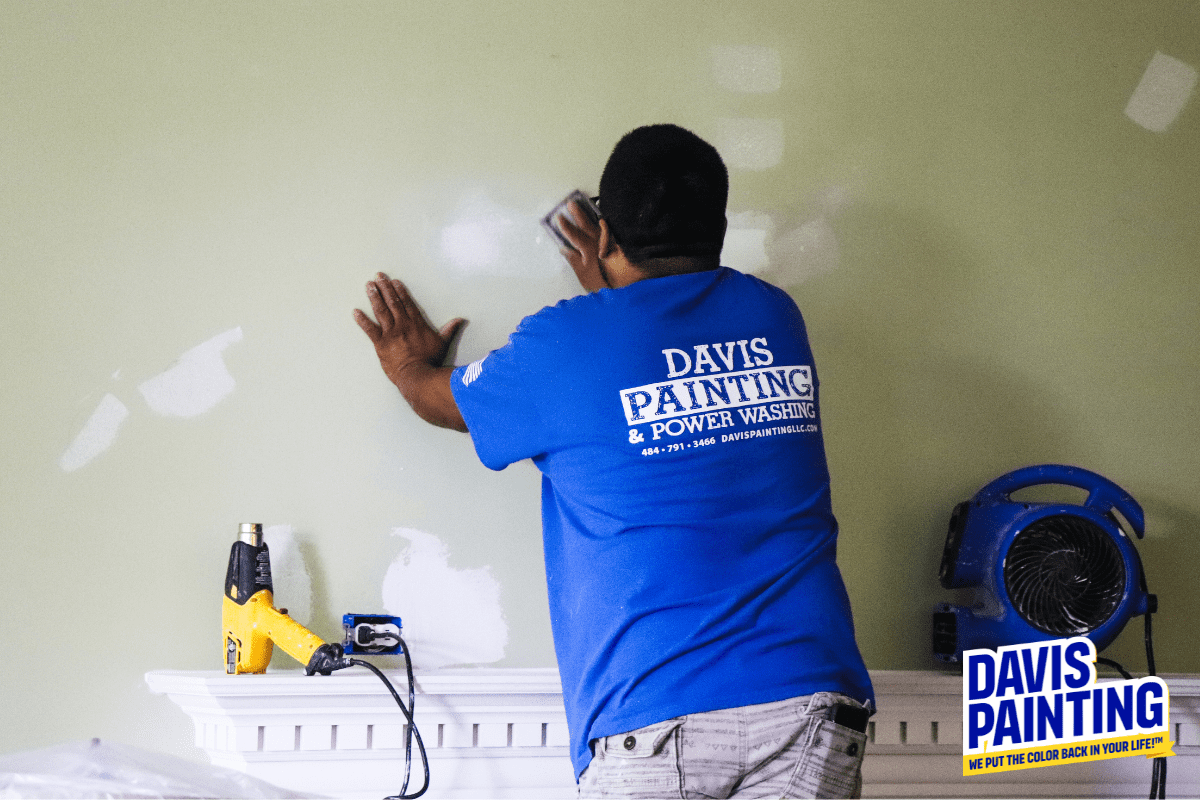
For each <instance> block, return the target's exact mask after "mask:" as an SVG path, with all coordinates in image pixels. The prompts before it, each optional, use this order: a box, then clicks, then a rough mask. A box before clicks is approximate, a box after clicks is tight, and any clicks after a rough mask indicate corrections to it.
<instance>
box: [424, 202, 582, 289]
mask: <svg viewBox="0 0 1200 800" xmlns="http://www.w3.org/2000/svg"><path fill="white" fill-rule="evenodd" d="M547 210H548V209H547ZM438 253H439V255H440V256H441V258H442V259H443V260H445V261H446V262H447V263H449V264H450V265H451V266H452V267H453V268H454V269H455V270H456V271H458V272H461V273H463V274H466V275H519V274H529V273H530V272H533V273H545V274H555V273H558V272H561V271H562V269H563V268H564V267H565V265H566V262H565V261H563V258H562V256H561V255H560V254H559V252H558V246H557V244H556V243H554V242H551V241H550V238H549V236H548V235H547V234H546V233H545V232H544V231H543V230H542V228H541V223H540V218H539V217H538V216H537V215H536V214H533V213H523V212H521V211H517V210H515V209H511V208H505V207H503V206H501V205H499V204H497V203H495V202H494V201H492V200H491V198H489V197H488V196H487V195H486V194H485V193H484V192H483V191H478V190H477V191H472V192H469V193H468V194H467V195H466V196H465V197H463V199H462V200H461V201H460V203H459V206H458V208H457V209H456V211H455V214H454V219H453V220H451V222H450V223H449V224H448V225H446V226H445V227H443V228H442V229H441V234H440V239H439V242H438Z"/></svg>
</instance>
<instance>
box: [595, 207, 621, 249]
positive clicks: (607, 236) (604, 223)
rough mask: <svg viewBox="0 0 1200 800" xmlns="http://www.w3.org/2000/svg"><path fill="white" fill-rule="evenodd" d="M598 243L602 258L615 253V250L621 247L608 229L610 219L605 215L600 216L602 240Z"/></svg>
mask: <svg viewBox="0 0 1200 800" xmlns="http://www.w3.org/2000/svg"><path fill="white" fill-rule="evenodd" d="M596 244H597V246H598V249H599V256H600V258H608V257H609V256H611V255H612V254H613V251H614V250H616V249H619V247H620V245H618V244H617V243H616V242H615V241H614V240H613V237H612V232H611V231H610V230H609V229H608V220H606V219H605V218H604V217H601V218H600V240H599V241H598V242H597V243H596Z"/></svg>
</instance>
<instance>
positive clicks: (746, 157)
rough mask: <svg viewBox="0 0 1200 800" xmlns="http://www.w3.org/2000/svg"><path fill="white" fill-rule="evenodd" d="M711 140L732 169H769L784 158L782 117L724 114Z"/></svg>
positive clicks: (718, 121)
mask: <svg viewBox="0 0 1200 800" xmlns="http://www.w3.org/2000/svg"><path fill="white" fill-rule="evenodd" d="M716 139H717V141H716V142H715V143H714V144H715V145H716V147H717V150H719V151H720V153H721V157H722V158H723V159H725V164H726V165H727V166H729V167H731V168H734V169H749V170H760V169H769V168H771V167H774V166H776V165H777V164H779V162H780V161H782V160H783V120H781V119H760V118H755V117H723V118H721V119H718V120H717V136H716Z"/></svg>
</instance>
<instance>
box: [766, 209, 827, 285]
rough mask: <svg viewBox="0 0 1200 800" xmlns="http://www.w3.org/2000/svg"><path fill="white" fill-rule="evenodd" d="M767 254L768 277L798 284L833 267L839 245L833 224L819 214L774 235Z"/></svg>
mask: <svg viewBox="0 0 1200 800" xmlns="http://www.w3.org/2000/svg"><path fill="white" fill-rule="evenodd" d="M767 256H768V257H769V258H770V260H771V268H772V271H771V277H773V278H775V279H776V280H782V281H786V282H792V283H798V282H801V281H805V280H807V279H809V278H813V277H815V276H817V275H822V274H824V273H826V272H832V271H833V270H835V269H837V267H838V264H839V262H840V261H841V248H840V247H838V240H837V235H836V234H835V233H834V231H833V226H832V225H830V223H829V220H828V219H827V218H826V217H825V216H824V215H821V216H818V217H816V218H814V219H810V220H808V221H807V222H805V223H804V224H802V225H799V226H798V227H796V228H793V229H792V230H790V231H787V232H785V233H782V234H780V235H778V236H776V237H775V238H774V239H773V240H771V242H770V243H769V244H768V246H767Z"/></svg>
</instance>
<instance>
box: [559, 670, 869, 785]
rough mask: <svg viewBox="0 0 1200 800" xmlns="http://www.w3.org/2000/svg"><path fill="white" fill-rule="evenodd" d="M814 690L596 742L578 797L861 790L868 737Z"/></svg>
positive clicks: (837, 698)
mask: <svg viewBox="0 0 1200 800" xmlns="http://www.w3.org/2000/svg"><path fill="white" fill-rule="evenodd" d="M835 705H850V706H854V707H856V708H862V704H861V703H859V702H857V701H855V700H852V699H850V698H849V697H845V696H843V695H839V694H832V693H829V692H818V693H817V694H813V695H806V696H804V697H793V698H791V699H790V700H780V701H778V702H775V703H763V704H761V705H753V706H742V707H741V708H729V709H723V710H720V711H707V712H704V713H701V714H688V715H687V716H683V717H676V718H674V719H669V720H666V721H665V722H659V723H656V724H654V725H648V726H646V727H645V728H639V729H638V730H635V731H628V732H627V733H620V734H616V735H614V736H606V737H604V738H601V739H594V740H593V741H592V753H593V756H592V761H591V764H589V765H588V767H587V769H586V770H584V772H583V775H581V776H580V778H579V797H580V798H607V797H628V798H668V797H670V798H676V797H678V798H692V797H698V798H716V797H737V798H750V797H780V798H782V797H859V796H860V792H861V789H862V772H861V770H862V759H863V751H864V750H865V748H866V743H867V737H866V734H864V733H859V732H858V731H855V730H851V729H850V728H846V727H843V726H841V725H838V724H836V723H835V722H834V721H833V720H832V719H830V718H829V717H830V716H831V714H830V711H831V709H832V708H833V707H834V706H835Z"/></svg>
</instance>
